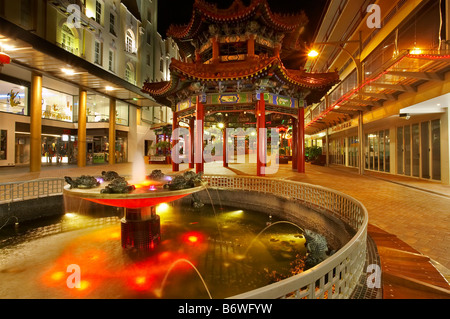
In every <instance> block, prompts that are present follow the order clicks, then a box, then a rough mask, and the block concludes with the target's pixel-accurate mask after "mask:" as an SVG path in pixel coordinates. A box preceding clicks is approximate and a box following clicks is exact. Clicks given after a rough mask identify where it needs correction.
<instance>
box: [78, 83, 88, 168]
mask: <svg viewBox="0 0 450 319" xmlns="http://www.w3.org/2000/svg"><path fill="white" fill-rule="evenodd" d="M86 103H87V92H86V91H85V90H81V89H80V99H79V102H78V156H77V162H78V167H85V166H86V146H87V145H86Z"/></svg>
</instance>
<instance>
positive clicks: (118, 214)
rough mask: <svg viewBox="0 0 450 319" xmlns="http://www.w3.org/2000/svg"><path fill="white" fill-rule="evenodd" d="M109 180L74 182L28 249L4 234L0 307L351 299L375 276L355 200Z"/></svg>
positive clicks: (243, 186)
mask: <svg viewBox="0 0 450 319" xmlns="http://www.w3.org/2000/svg"><path fill="white" fill-rule="evenodd" d="M103 175H104V174H102V179H103V182H102V180H101V179H100V178H97V179H96V178H89V177H84V179H81V181H82V183H80V184H79V183H78V182H79V181H78V179H77V180H75V181H74V180H71V179H68V180H67V182H68V184H69V185H67V186H65V188H64V196H65V198H66V199H68V202H70V203H69V204H68V206H67V210H66V215H65V216H63V219H64V220H63V221H62V222H61V223H53V222H52V223H51V224H50V225H48V226H45V227H39V228H38V229H36V230H33V232H31V233H30V234H29V236H28V235H27V236H24V237H23V241H21V242H20V243H23V244H20V243H19V244H14V245H13V244H8V243H9V242H14V240H12V239H11V238H8V237H7V236H6V237H2V236H3V234H1V233H0V281H1V282H2V287H1V288H0V298H2V297H5V296H7V297H8V298H11V297H12V298H29V296H31V298H113V299H118V298H228V297H231V296H234V297H237V298H280V297H283V296H284V297H290V296H292V295H295V296H296V297H298V298H304V297H305V298H313V299H315V298H326V293H327V291H328V293H327V294H328V296H331V294H333V298H336V297H338V298H342V296H343V298H348V297H349V295H350V293H351V291H352V289H353V288H352V287H354V284H355V277H356V278H358V276H359V274H360V273H361V269H362V268H361V267H362V266H361V265H364V262H365V258H364V256H365V231H366V219H367V213H366V211H365V209H364V208H363V207H362V206H360V204H359V203H358V202H356V201H355V200H353V199H351V198H349V197H347V196H345V195H344V194H339V193H336V192H333V191H330V190H329V189H321V188H320V187H317V186H311V185H307V184H301V183H294V182H290V181H286V180H283V181H281V180H272V179H263V178H256V177H243V176H239V177H238V176H236V177H229V176H228V177H225V176H202V183H200V184H197V185H192V184H191V185H190V187H189V188H184V186H183V183H181V184H179V183H178V182H180V181H181V177H179V178H177V177H176V176H175V177H173V180H172V181H168V180H158V181H155V180H156V179H154V178H152V179H149V180H145V181H144V182H141V183H133V184H132V185H130V184H128V183H126V182H124V181H123V180H121V181H120V183H119V182H117V183H115V184H113V183H112V181H111V180H106V179H108V178H105V177H106V176H103ZM141 176H145V174H144V175H141ZM131 180H134V179H131ZM101 182H102V183H101ZM116 184H117V185H119V184H120V185H121V187H118V188H116V187H115V186H117V185H116ZM120 185H119V186H120ZM71 186H72V188H71ZM86 187H87V188H86ZM121 189H122V191H123V192H121V191H120V190H121ZM190 194H191V198H190V197H189V196H188V195H190ZM310 194H317V197H311V195H310ZM194 196H195V197H197V199H198V200H199V201H201V202H203V203H204V206H203V207H202V206H201V205H192V204H193V202H192V200H193V199H194V198H193V197H194ZM70 198H73V201H71V200H70ZM316 198H317V200H316ZM194 200H195V199H194ZM164 202H166V203H167V202H172V204H171V205H166V208H165V209H166V210H163V209H161V207H162V206H157V205H159V204H160V203H164ZM209 203H210V204H209ZM66 204H67V203H66ZM84 205H85V207H83V206H84ZM114 207H122V208H123V211H124V212H125V213H124V214H123V212H122V209H120V210H116V209H115V208H114ZM155 207H156V208H155ZM72 208H73V209H72ZM77 208H78V209H77ZM103 209H104V210H106V211H109V210H111V212H115V213H113V214H112V216H113V218H110V217H107V219H105V218H103V216H104V215H103V214H104V213H102V210H103ZM330 212H331V213H332V214H330ZM349 212H351V214H349ZM340 215H342V217H340V218H338V216H340ZM77 220H79V222H78V221H77ZM91 222H93V223H91ZM94 224H95V225H97V226H94V228H93V225H94ZM72 225H74V227H75V228H71V226H72ZM67 226H69V227H67ZM78 226H79V227H78ZM22 227H24V224H21V228H22ZM66 228H67V230H66V231H65V230H64V229H66ZM309 230H314V233H310V232H309ZM355 232H356V233H355ZM161 233H162V236H161ZM319 234H323V235H325V236H324V237H326V240H327V242H326V243H327V245H323V243H324V242H323V241H320V238H319V240H317V235H319ZM11 237H13V236H11ZM19 237H20V236H18V239H19ZM3 238H6V239H5V240H4V239H3ZM21 240H22V239H21ZM3 243H4V244H3ZM7 244H8V245H7ZM123 248H126V249H123ZM130 248H131V249H130ZM327 250H329V252H331V251H332V250H333V251H334V253H333V254H329V253H327ZM136 251H137V252H140V251H142V252H143V253H142V254H135V252H136ZM124 252H125V253H124ZM146 252H150V253H146ZM314 252H316V253H315V254H313V253H314ZM324 253H326V254H324ZM313 255H315V256H316V257H317V258H311V257H312V256H313ZM316 259H317V260H316ZM324 259H326V260H324ZM310 261H311V262H313V264H312V265H310V266H309V262H310ZM73 265H76V266H77V267H79V269H81V277H80V288H76V289H75V288H70V287H72V285H71V284H72V282H71V281H70V280H71V278H73V274H72V273H71V272H69V271H68V269H69V268H68V267H69V266H73ZM70 269H72V268H70ZM330 276H331V277H330ZM293 281H295V282H296V283H295V284H294V283H293ZM318 283H320V284H318ZM69 284H70V285H69ZM322 285H323V286H322ZM69 286H70V287H69ZM180 287H183V288H182V289H180ZM266 287H267V288H266ZM269 287H270V288H269ZM271 287H277V288H276V289H273V288H271ZM280 287H282V289H281V288H280ZM293 287H297V288H293ZM304 287H307V289H304ZM339 287H349V288H345V290H342V288H339ZM335 288H336V289H335ZM293 289H298V290H296V291H294V290H293ZM341 290H342V291H341Z"/></svg>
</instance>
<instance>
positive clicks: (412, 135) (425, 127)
mask: <svg viewBox="0 0 450 319" xmlns="http://www.w3.org/2000/svg"><path fill="white" fill-rule="evenodd" d="M440 129H441V128H440V120H432V121H425V122H421V123H413V124H411V125H405V126H400V127H397V174H403V175H407V176H414V177H420V178H426V179H434V180H440V179H441V149H440V147H441V134H440Z"/></svg>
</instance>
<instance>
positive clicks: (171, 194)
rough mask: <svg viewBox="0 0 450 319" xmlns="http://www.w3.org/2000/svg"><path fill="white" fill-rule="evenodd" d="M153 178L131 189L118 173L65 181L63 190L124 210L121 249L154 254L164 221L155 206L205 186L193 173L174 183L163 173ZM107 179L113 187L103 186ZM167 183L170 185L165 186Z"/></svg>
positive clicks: (106, 173) (155, 172)
mask: <svg viewBox="0 0 450 319" xmlns="http://www.w3.org/2000/svg"><path fill="white" fill-rule="evenodd" d="M152 174H153V175H157V176H158V179H157V180H152V179H146V180H144V181H142V182H139V183H136V184H132V185H130V184H128V182H127V181H126V180H125V178H123V177H121V176H119V175H118V174H117V173H115V172H102V178H94V177H91V176H82V177H81V178H79V179H77V180H75V181H74V180H72V179H71V178H70V177H66V178H65V179H66V181H67V182H68V185H66V186H65V187H64V191H63V194H64V196H69V197H78V198H81V199H85V200H88V201H91V202H94V203H97V204H101V205H106V206H112V207H121V208H124V212H125V214H124V217H123V218H122V220H121V235H122V236H121V238H122V247H123V248H125V249H128V248H136V249H138V250H151V249H153V248H154V247H155V246H156V245H158V244H159V243H160V242H161V221H160V217H159V216H158V215H157V214H156V206H157V205H159V204H161V203H169V202H172V201H175V200H178V199H180V198H183V197H185V196H188V195H191V194H193V193H195V192H199V191H201V190H202V189H204V188H205V186H206V183H205V182H203V181H202V180H201V176H199V175H196V174H194V173H192V172H187V173H185V174H183V175H179V176H177V177H176V178H175V180H174V181H172V178H171V177H170V176H169V177H168V179H167V178H166V177H165V176H164V175H163V174H162V173H160V171H154V172H152ZM152 174H151V175H150V176H149V178H151V177H152ZM93 179H95V181H96V182H94V181H93ZM105 179H106V181H110V182H111V183H110V184H109V185H106V186H102V184H103V182H105ZM168 180H169V183H167V184H165V182H167V181H168Z"/></svg>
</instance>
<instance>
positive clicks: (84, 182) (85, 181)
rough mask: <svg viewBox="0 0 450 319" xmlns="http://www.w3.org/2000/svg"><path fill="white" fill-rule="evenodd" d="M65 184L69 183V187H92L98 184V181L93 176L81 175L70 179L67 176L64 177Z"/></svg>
mask: <svg viewBox="0 0 450 319" xmlns="http://www.w3.org/2000/svg"><path fill="white" fill-rule="evenodd" d="M64 179H65V181H66V183H67V184H69V185H70V188H71V189H72V188H84V189H88V188H94V187H98V186H100V182H99V181H98V180H97V179H96V178H95V177H93V176H86V175H82V176H81V177H78V178H76V179H72V178H71V177H69V176H65V177H64Z"/></svg>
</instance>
